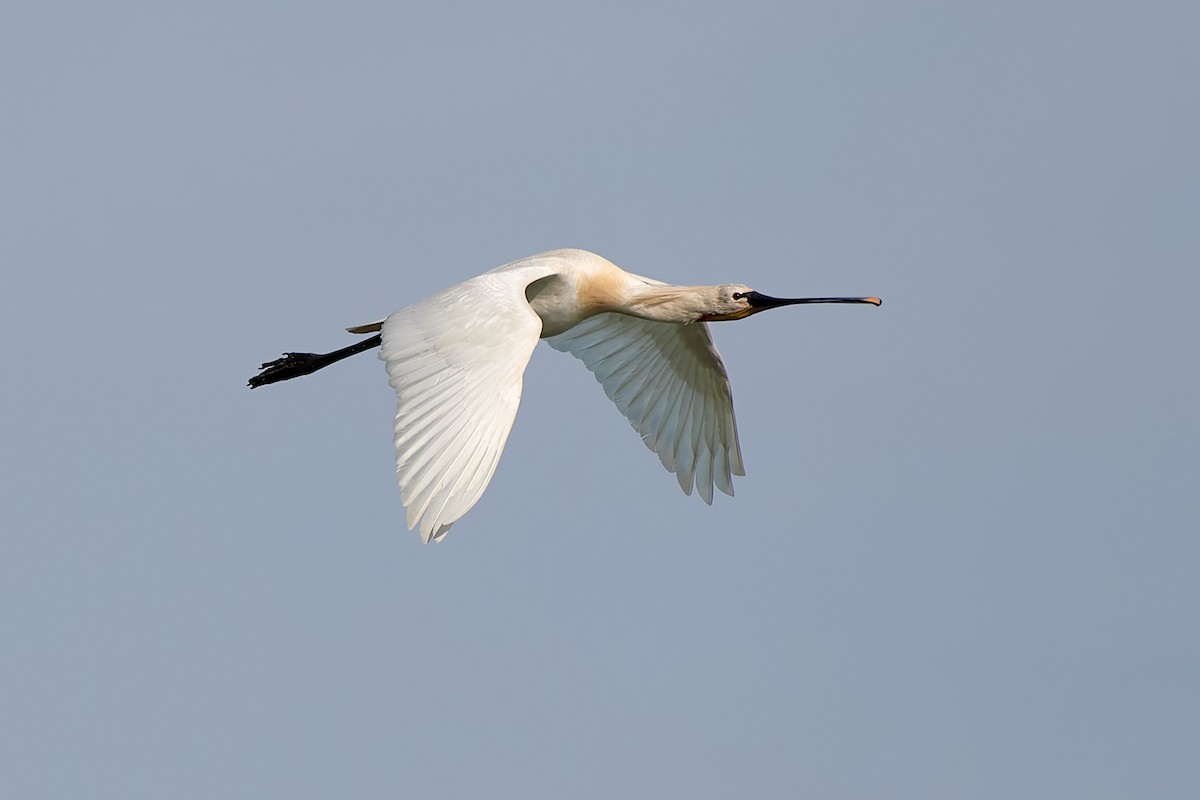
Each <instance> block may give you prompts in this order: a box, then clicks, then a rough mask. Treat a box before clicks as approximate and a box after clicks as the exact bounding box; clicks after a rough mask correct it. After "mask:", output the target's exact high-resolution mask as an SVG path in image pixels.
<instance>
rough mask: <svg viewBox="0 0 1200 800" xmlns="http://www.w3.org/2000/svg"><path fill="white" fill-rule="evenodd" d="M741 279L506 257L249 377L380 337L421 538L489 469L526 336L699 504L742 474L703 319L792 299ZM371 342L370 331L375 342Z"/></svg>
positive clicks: (326, 358) (446, 524)
mask: <svg viewBox="0 0 1200 800" xmlns="http://www.w3.org/2000/svg"><path fill="white" fill-rule="evenodd" d="M808 302H855V303H862V302H867V303H873V304H876V305H878V303H879V301H878V299H877V298H808V299H803V300H775V299H774V298H769V297H766V296H764V295H759V294H758V293H757V292H754V291H753V290H751V289H750V288H749V287H746V286H742V285H740V284H726V285H723V286H696V287H682V286H671V285H668V284H664V283H661V282H659V281H655V280H651V279H649V278H643V277H641V276H639V275H634V274H632V273H629V272H625V271H624V270H622V269H620V268H619V267H617V266H616V265H615V264H612V263H611V262H609V261H608V260H606V259H604V258H602V257H600V256H598V255H596V254H594V253H589V252H587V251H584V250H553V251H550V252H547V253H541V254H539V255H536V256H530V257H528V258H523V259H519V260H517V261H513V262H511V263H509V264H505V265H504V266H501V267H497V268H496V269H493V270H490V271H489V272H485V273H484V274H482V275H479V276H477V277H474V278H471V279H469V280H467V281H464V282H463V283H460V284H458V285H456V286H452V287H450V288H449V289H446V290H445V291H442V292H439V293H438V294H436V295H434V296H432V297H429V298H427V299H425V300H422V301H420V302H418V303H414V304H413V305H410V306H406V307H404V308H402V309H400V310H398V311H396V312H394V313H393V314H391V315H390V316H388V317H387V318H386V319H384V320H380V321H379V322H374V323H370V324H367V325H360V326H357V327H354V328H350V329H349V330H350V331H351V332H352V333H364V334H365V333H375V332H378V333H379V335H378V336H375V337H372V339H371V340H368V341H365V342H362V343H360V344H358V345H353V346H351V347H349V348H345V349H344V350H341V351H336V352H335V353H330V354H326V355H314V354H297V353H289V354H287V355H285V357H284V358H282V359H280V360H278V361H275V362H271V363H268V364H264V365H263V367H264V371H263V373H262V374H260V375H258V376H256V377H255V378H253V379H251V382H250V385H251V386H252V387H253V386H259V385H262V384H265V383H273V382H275V381H278V380H286V379H288V378H292V377H297V376H299V375H303V374H307V373H309V372H312V371H314V370H316V369H320V368H321V367H324V366H326V365H327V364H329V363H333V362H334V361H337V360H340V359H341V358H344V357H346V356H349V355H352V354H353V353H355V352H361V351H362V350H364V349H370V347H373V346H375V345H377V344H382V349H381V351H380V354H379V357H380V358H381V359H383V360H384V361H385V362H386V366H387V372H388V377H389V382H390V383H391V385H392V387H393V388H394V389H395V390H396V395H397V411H396V425H395V438H394V442H395V446H396V475H397V479H398V481H399V483H400V489H401V498H402V500H403V502H404V505H405V507H406V508H407V510H408V527H409V528H413V527H418V528H419V531H420V534H421V538H422V539H423V540H424V541H426V542H428V541H430V540H435V541H436V540H439V539H441V538H442V537H443V536H445V534H446V532H447V531H448V530H449V528H450V526H451V525H452V524H453V523H454V522H455V521H456V520H458V519H459V518H460V517H462V515H463V514H465V513H466V512H467V511H468V510H469V509H470V508H471V507H472V506H473V505H474V504H475V503H476V501H478V499H479V497H480V495H482V494H483V490H484V489H485V488H486V487H487V484H488V482H489V481H490V480H491V477H492V474H493V472H494V471H495V469H496V464H497V463H498V461H499V459H500V454H501V452H502V451H503V449H504V443H505V441H506V440H507V438H508V433H509V430H510V429H511V427H512V423H513V420H514V418H515V416H516V412H517V406H518V405H519V403H520V399H521V381H522V375H523V374H524V371H525V365H526V364H527V363H528V361H529V357H530V355H531V354H532V353H533V349H534V347H535V346H536V344H537V342H538V339H539V338H544V339H547V340H548V341H549V343H550V345H551V346H552V347H554V348H555V349H557V350H563V351H566V352H569V353H571V354H573V355H575V356H576V357H578V358H579V359H580V360H582V361H583V363H584V365H585V366H587V368H588V369H589V370H591V371H592V373H593V374H595V376H596V379H597V380H598V381H599V382H600V383H601V385H602V386H603V387H604V391H605V393H606V394H607V395H608V396H609V398H610V399H612V400H613V402H614V403H615V404H616V405H617V408H618V409H620V411H621V412H622V413H623V414H624V415H625V416H626V417H627V418H628V419H629V421H630V423H631V424H632V425H633V427H634V429H635V430H637V432H638V433H639V434H641V436H642V439H643V441H645V443H646V445H647V446H648V447H649V448H650V449H651V450H653V451H655V452H656V453H657V454H658V456H659V459H660V460H661V461H662V463H663V466H665V467H666V468H667V469H668V470H670V471H671V472H674V473H675V475H676V477H677V478H678V480H679V485H680V487H681V488H682V489H683V490H684V492H686V493H688V494H691V492H692V488H693V486H694V487H695V488H696V490H697V491H698V492H699V494H700V496H701V497H702V498H703V499H704V501H705V502H706V503H711V502H712V494H713V486H714V485H715V486H716V487H717V488H718V489H720V490H721V491H723V492H725V493H726V494H730V495H732V494H733V482H732V476H734V475H744V474H745V471H744V469H743V466H742V456H741V449H740V447H739V445H738V436H737V425H736V422H735V420H734V415H733V396H732V393H731V391H730V387H729V379H728V377H727V375H726V373H725V366H724V364H723V363H722V362H721V357H720V355H719V354H718V353H717V350H716V347H715V346H714V344H713V340H712V336H711V334H710V332H709V330H708V326H707V325H706V324H705V323H706V322H708V321H716V320H724V319H738V318H741V317H743V316H748V315H750V314H753V313H755V312H756V311H760V310H763V309H765V308H771V307H775V306H777V305H785V304H792V303H808ZM375 340H379V341H375Z"/></svg>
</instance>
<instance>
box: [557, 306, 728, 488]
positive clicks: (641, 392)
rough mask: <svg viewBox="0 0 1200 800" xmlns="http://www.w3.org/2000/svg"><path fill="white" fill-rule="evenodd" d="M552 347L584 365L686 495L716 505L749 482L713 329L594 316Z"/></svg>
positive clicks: (706, 326)
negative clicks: (738, 479) (739, 483)
mask: <svg viewBox="0 0 1200 800" xmlns="http://www.w3.org/2000/svg"><path fill="white" fill-rule="evenodd" d="M547 341H548V342H549V343H550V346H551V347H553V348H555V349H556V350H562V351H564V352H567V353H571V354H572V355H574V356H575V357H577V358H578V359H579V360H581V361H582V362H583V363H584V366H586V367H587V368H588V369H589V370H591V372H592V373H593V374H594V375H595V376H596V380H597V381H599V382H600V385H601V386H603V387H604V392H605V394H607V395H608V397H609V399H610V400H612V401H613V403H615V404H616V406H617V408H618V409H619V410H620V411H621V413H622V414H624V415H625V417H626V418H627V419H628V420H629V422H630V424H631V425H632V426H633V429H634V430H636V431H637V432H638V434H639V435H640V436H641V437H642V441H644V442H645V443H646V446H647V447H648V448H650V449H651V450H652V451H654V452H655V453H656V454H657V455H658V457H659V460H660V461H662V464H663V466H664V467H666V468H667V470H668V471H670V472H673V473H675V477H676V478H677V479H678V481H679V486H680V488H681V489H683V491H684V493H685V494H691V493H692V489H693V487H694V488H696V489H697V490H698V493H699V495H700V497H701V499H703V500H704V502H706V503H711V502H712V496H713V486H714V484H715V485H716V487H717V488H718V489H720V490H721V491H722V492H724V493H725V494H729V495H732V494H733V479H732V476H733V475H745V474H746V473H745V469H744V468H743V466H742V453H741V447H740V445H739V444H738V435H737V421H736V419H735V418H734V414H733V393H732V391H731V390H730V387H729V376H728V375H727V374H726V372H725V365H724V364H723V363H722V361H721V356H720V354H719V353H718V352H717V348H716V346H715V345H714V344H713V340H712V335H711V334H710V333H709V330H708V325H707V324H705V323H703V322H697V323H694V324H692V325H675V324H671V323H665V322H653V321H650V320H644V319H640V318H637V317H630V316H626V315H624V314H616V313H604V314H597V315H596V316H594V317H589V318H588V319H586V320H584V321H583V322H581V323H579V324H578V325H576V326H575V327H574V328H572V329H571V330H569V331H567V332H566V333H562V334H559V335H558V336H553V337H551V338H549V339H547Z"/></svg>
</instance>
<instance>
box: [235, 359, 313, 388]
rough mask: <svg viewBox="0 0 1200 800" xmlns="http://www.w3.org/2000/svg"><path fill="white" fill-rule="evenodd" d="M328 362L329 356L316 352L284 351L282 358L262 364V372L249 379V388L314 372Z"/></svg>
mask: <svg viewBox="0 0 1200 800" xmlns="http://www.w3.org/2000/svg"><path fill="white" fill-rule="evenodd" d="M328 363H329V356H328V355H322V354H318V353H284V354H283V358H277V359H275V360H274V361H268V362H267V363H265V364H263V365H262V368H261V369H262V372H260V373H259V374H257V375H255V376H254V377H253V378H251V379H250V383H249V386H250V388H251V389H254V388H257V387H259V386H266V385H267V384H268V383H278V382H279V381H286V380H290V379H292V378H299V377H300V376H301V375H308V374H310V373H313V372H316V371H317V370H319V369H320V368H321V367H324V366H326V365H327V364H328Z"/></svg>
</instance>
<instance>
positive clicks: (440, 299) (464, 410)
mask: <svg viewBox="0 0 1200 800" xmlns="http://www.w3.org/2000/svg"><path fill="white" fill-rule="evenodd" d="M554 272H555V270H554V269H552V268H549V267H547V266H516V267H513V268H500V269H497V270H493V271H491V272H487V273H484V274H483V275H480V276H478V277H476V278H472V279H471V280H469V281H466V282H464V283H461V284H459V285H458V286H454V287H451V288H450V289H447V290H446V291H444V292H442V293H440V294H437V295H434V296H433V297H431V298H429V299H428V300H423V301H422V302H420V303H416V304H414V305H411V306H408V307H406V308H402V309H400V310H399V311H397V312H395V313H394V314H392V315H391V316H389V317H388V318H387V319H386V320H384V322H383V329H382V335H383V348H382V350H381V351H380V353H379V357H380V358H381V359H383V360H384V361H385V362H386V365H387V372H388V382H389V383H390V384H391V385H392V388H393V389H395V390H396V426H395V436H394V439H393V441H394V443H395V446H396V479H397V481H398V482H399V484H400V498H401V500H402V501H403V503H404V506H405V508H406V509H407V510H408V514H407V516H408V527H409V528H410V529H411V528H414V527H416V528H418V530H419V532H420V534H421V538H422V539H423V540H424V541H426V542H428V541H431V540H433V541H437V540H440V539H441V538H442V537H443V536H445V535H446V532H447V531H449V530H450V526H451V525H453V524H454V522H455V521H456V520H458V519H459V518H460V517H462V515H463V514H465V513H467V511H469V510H470V509H471V507H472V506H474V505H475V503H476V502H477V501H478V500H479V498H480V496H482V494H483V491H484V489H486V488H487V485H488V483H489V482H490V481H491V479H492V475H493V474H494V473H495V471H496V464H497V463H499V460H500V455H501V453H503V452H504V444H505V442H506V441H507V440H508V434H509V431H510V430H511V429H512V424H513V420H514V418H515V417H516V413H517V407H518V406H519V405H520V402H521V382H522V376H523V374H524V372H525V365H526V364H528V362H529V356H530V355H531V354H532V353H533V348H534V347H535V346H536V345H537V341H538V337H539V336H540V335H541V331H542V323H541V320H540V319H538V316H537V314H536V313H534V311H533V309H532V308H531V307H530V306H529V302H528V301H527V300H526V298H525V288H526V287H527V286H528V285H529V284H530V283H532V282H533V281H535V280H538V279H539V278H543V277H546V276H548V275H552V274H554Z"/></svg>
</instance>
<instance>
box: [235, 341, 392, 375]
mask: <svg viewBox="0 0 1200 800" xmlns="http://www.w3.org/2000/svg"><path fill="white" fill-rule="evenodd" d="M381 344H383V336H381V335H380V334H375V335H374V336H372V337H371V338H370V339H364V340H363V341H361V342H358V343H357V344H352V345H350V346H349V347H343V348H342V349H341V350H334V351H333V352H332V353H284V354H283V358H277V359H275V360H274V361H268V362H267V363H265V364H263V365H262V372H260V373H258V374H257V375H255V376H254V377H253V378H251V379H250V383H249V386H250V388H251V389H254V388H257V387H259V386H266V385H267V384H268V383H278V382H279V381H287V380H291V379H292V378H299V377H300V376H301V375H308V374H309V373H310V372H316V371H317V370H319V369H322V368H324V367H328V366H329V365H330V364H335V363H337V362H338V361H341V360H342V359H343V358H349V357H350V356H352V355H355V354H357V353H361V352H363V351H365V350H370V349H372V348H375V347H379V346H380V345H381Z"/></svg>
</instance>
